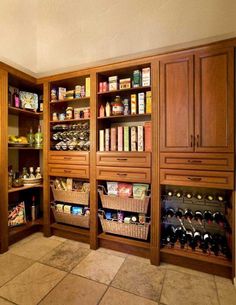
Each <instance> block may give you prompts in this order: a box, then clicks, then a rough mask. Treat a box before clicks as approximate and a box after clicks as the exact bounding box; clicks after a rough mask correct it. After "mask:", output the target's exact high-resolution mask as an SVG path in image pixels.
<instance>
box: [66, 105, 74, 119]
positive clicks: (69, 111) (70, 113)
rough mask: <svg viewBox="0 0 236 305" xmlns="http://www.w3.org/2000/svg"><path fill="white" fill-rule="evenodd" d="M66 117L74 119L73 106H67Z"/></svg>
mask: <svg viewBox="0 0 236 305" xmlns="http://www.w3.org/2000/svg"><path fill="white" fill-rule="evenodd" d="M66 118H67V120H71V119H73V108H72V107H67V108H66Z"/></svg>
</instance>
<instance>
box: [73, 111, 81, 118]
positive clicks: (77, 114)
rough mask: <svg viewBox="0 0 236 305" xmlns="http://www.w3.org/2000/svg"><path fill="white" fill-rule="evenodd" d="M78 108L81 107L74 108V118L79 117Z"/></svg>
mask: <svg viewBox="0 0 236 305" xmlns="http://www.w3.org/2000/svg"><path fill="white" fill-rule="evenodd" d="M80 109H81V108H74V118H75V119H76V120H78V119H80Z"/></svg>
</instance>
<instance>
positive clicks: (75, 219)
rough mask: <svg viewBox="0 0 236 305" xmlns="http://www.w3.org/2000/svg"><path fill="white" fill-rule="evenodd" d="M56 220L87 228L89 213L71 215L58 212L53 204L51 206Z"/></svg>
mask: <svg viewBox="0 0 236 305" xmlns="http://www.w3.org/2000/svg"><path fill="white" fill-rule="evenodd" d="M51 209H52V211H53V215H54V218H55V220H56V222H60V223H65V224H68V225H72V226H76V227H82V228H89V215H87V216H84V215H73V214H67V213H62V212H58V211H57V210H56V209H55V207H54V206H52V207H51Z"/></svg>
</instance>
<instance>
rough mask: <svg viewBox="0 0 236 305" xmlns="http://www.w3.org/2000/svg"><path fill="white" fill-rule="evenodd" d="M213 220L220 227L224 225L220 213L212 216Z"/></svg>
mask: <svg viewBox="0 0 236 305" xmlns="http://www.w3.org/2000/svg"><path fill="white" fill-rule="evenodd" d="M213 220H214V221H215V222H216V223H217V224H218V225H220V226H223V225H224V223H225V217H224V215H223V214H222V213H221V212H215V213H214V214H213Z"/></svg>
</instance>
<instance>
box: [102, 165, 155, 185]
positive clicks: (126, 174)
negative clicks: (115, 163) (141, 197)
mask: <svg viewBox="0 0 236 305" xmlns="http://www.w3.org/2000/svg"><path fill="white" fill-rule="evenodd" d="M97 179H101V180H108V181H109V180H113V181H125V182H145V183H150V182H151V171H150V169H149V168H128V167H127V168H117V169H115V168H114V167H105V166H98V167H97Z"/></svg>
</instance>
